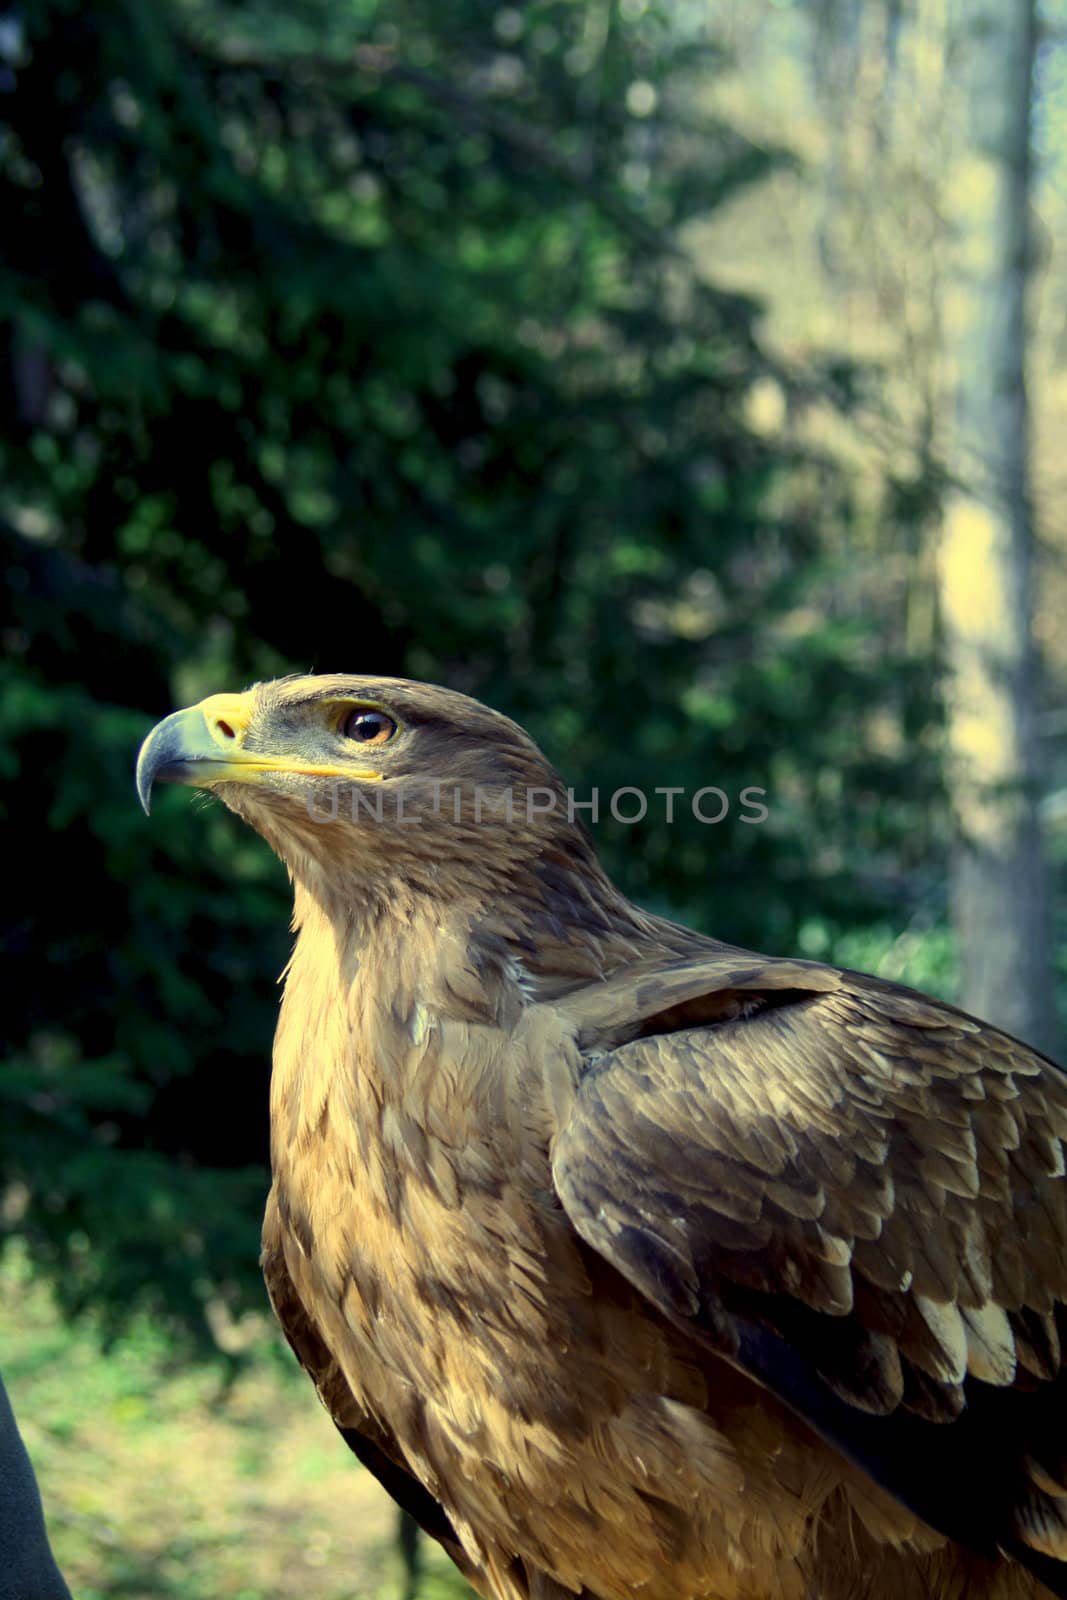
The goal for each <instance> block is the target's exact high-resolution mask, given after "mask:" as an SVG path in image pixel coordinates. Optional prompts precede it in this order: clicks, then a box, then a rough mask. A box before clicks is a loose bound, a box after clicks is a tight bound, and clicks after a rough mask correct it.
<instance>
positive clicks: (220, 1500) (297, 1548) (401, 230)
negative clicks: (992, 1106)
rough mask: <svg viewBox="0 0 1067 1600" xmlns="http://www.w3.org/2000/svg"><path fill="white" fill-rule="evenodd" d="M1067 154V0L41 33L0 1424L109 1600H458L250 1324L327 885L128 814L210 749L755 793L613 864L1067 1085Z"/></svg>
mask: <svg viewBox="0 0 1067 1600" xmlns="http://www.w3.org/2000/svg"><path fill="white" fill-rule="evenodd" d="M1065 108H1067V4H1064V0H1046V3H1045V4H1044V6H1043V7H1042V8H1039V10H1038V12H1037V14H1036V15H1035V14H1034V11H1033V8H1032V5H1031V4H1030V0H951V3H950V0H526V3H522V4H514V5H509V4H503V3H486V0H289V3H287V4H282V3H280V0H240V3H230V0H153V3H152V4H151V5H145V4H143V3H140V0H95V3H94V4H93V5H92V6H82V5H79V4H77V3H76V0H24V3H22V4H17V5H14V6H9V5H6V4H4V3H3V0H0V196H2V206H3V213H2V216H3V225H2V235H0V239H2V243H0V457H2V472H0V540H2V541H3V555H4V574H3V579H4V617H3V640H4V647H5V649H4V661H3V666H2V668H0V671H2V686H3V694H2V699H0V762H2V771H3V776H4V778H5V780H6V782H5V788H4V794H3V815H4V821H5V823H6V835H5V838H6V842H7V849H8V867H7V871H6V873H5V885H4V910H3V948H4V956H5V972H6V984H5V1004H4V1009H3V1031H4V1034H5V1041H4V1042H5V1050H4V1057H3V1063H2V1065H0V1106H2V1113H0V1229H2V1239H3V1241H4V1243H5V1250H4V1254H3V1258H2V1264H0V1288H2V1290H3V1293H2V1294H0V1371H2V1372H3V1373H4V1376H5V1379H6V1381H7V1383H8V1386H9V1388H10V1391H11V1395H12V1399H13V1402H14V1404H15V1408H16V1411H17V1412H18V1413H19V1415H20V1419H21V1421H22V1423H23V1426H24V1431H25V1434H26V1438H27V1442H28V1444H29V1447H30V1450H31V1454H32V1455H33V1458H34V1461H35V1463H36V1466H37V1469H38V1473H39V1476H40V1479H41V1483H42V1489H43V1492H44V1496H45V1502H46V1507H47V1510H48V1514H49V1522H50V1528H51V1532H52V1536H53V1542H54V1544H55V1547H56V1551H57V1555H58V1558H59V1560H60V1564H61V1565H62V1566H63V1568H64V1570H65V1572H66V1574H67V1576H68V1580H69V1581H70V1583H71V1586H72V1589H73V1590H74V1593H75V1596H76V1597H77V1600H97V1597H104V1596H107V1597H118V1596H127V1597H144V1600H148V1597H153V1596H156V1597H160V1600H193V1597H194V1596H195V1597H198V1600H202V1597H205V1596H210V1597H212V1600H216V1597H218V1600H290V1597H293V1600H295V1597H297V1596H299V1597H300V1600H355V1597H357V1596H358V1597H379V1596H380V1597H383V1600H387V1597H388V1600H391V1597H393V1596H396V1595H399V1594H400V1593H401V1592H402V1591H403V1586H404V1585H405V1584H408V1585H409V1591H410V1592H413V1590H410V1581H411V1580H410V1574H408V1575H407V1576H405V1573H404V1571H403V1564H402V1562H401V1561H400V1559H399V1556H398V1555H397V1553H396V1552H395V1551H394V1549H393V1542H394V1524H393V1519H392V1513H391V1510H390V1508H389V1506H388V1504H387V1503H386V1502H384V1500H383V1498H382V1496H381V1495H380V1493H379V1491H378V1490H377V1488H376V1486H375V1485H374V1484H372V1483H371V1481H370V1480H369V1478H367V1477H366V1475H365V1474H363V1473H362V1472H361V1470H360V1469H359V1468H358V1467H357V1466H356V1465H355V1463H354V1462H352V1461H350V1460H349V1459H348V1458H347V1452H346V1451H345V1449H344V1446H343V1445H342V1444H341V1442H340V1441H339V1440H337V1439H336V1437H335V1436H334V1434H333V1432H332V1429H331V1427H330V1424H329V1422H328V1420H327V1419H326V1417H325V1414H324V1413H322V1412H321V1411H320V1409H319V1408H318V1407H317V1404H316V1402H315V1399H314V1396H313V1394H312V1391H311V1388H310V1386H309V1385H308V1384H307V1382H306V1380H305V1379H303V1378H302V1377H300V1376H299V1375H298V1374H297V1373H296V1372H295V1369H294V1364H293V1362H292V1361H291V1359H290V1357H289V1356H288V1352H287V1351H286V1350H285V1349H284V1348H283V1347H282V1346H281V1343H280V1339H279V1337H278V1336H276V1335H275V1333H274V1331H273V1328H272V1326H271V1323H270V1321H269V1318H268V1317H267V1316H266V1314H265V1311H266V1307H265V1296H264V1292H263V1289H262V1286H261V1284H260V1280H259V1276H258V1268H257V1251H258V1228H259V1218H260V1214H261V1209H262V1203H263V1199H264V1195H265V1192H266V1187H267V1181H268V1179H267V1169H266V1159H267V1127H266V1110H267V1073H268V1062H269V1052H270V1041H271V1035H272V1031H273V1025H274V1014H275V1009H276V1005H277V989H276V986H275V979H276V976H277V974H278V972H279V971H280V970H281V967H282V965H283V964H284V961H285V959H286V955H287V949H288V934H287V919H288V914H289V896H288V888H287V884H286V881H285V874H284V872H283V870H282V868H281V867H280V866H279V864H278V863H277V862H275V861H274V860H273V859H272V858H271V857H270V856H269V854H268V853H267V851H266V849H265V847H264V846H263V845H262V844H261V843H260V842H259V841H258V840H257V839H256V838H255V837H253V836H252V835H251V834H249V833H248V832H246V831H242V829H241V828H240V826H239V825H238V824H237V823H236V822H235V821H234V820H233V819H232V818H230V817H229V816H228V815H227V814H224V813H223V812H222V810H221V808H220V807H217V806H209V807H207V808H204V807H203V806H198V805H194V804H191V803H190V797H189V795H188V794H187V793H184V792H180V793H179V792H173V791H168V792H165V793H163V794H161V796H160V798H159V804H158V807H157V810H156V813H155V814H154V815H153V818H152V822H151V825H149V823H148V822H147V821H146V819H145V818H144V817H142V816H141V814H140V811H139V809H138V807H137V804H136V800H135V797H134V793H133V787H132V771H133V760H134V756H135V752H136V748H137V745H138V742H139V740H140V739H141V737H142V736H143V734H144V733H145V732H146V731H147V729H148V727H149V726H150V725H151V723H152V722H153V721H154V720H155V719H157V718H158V717H160V716H161V715H163V714H164V713H166V712H167V711H169V710H170V709H172V708H173V707H174V706H176V705H181V704H187V703H188V702H189V701H191V700H194V699H197V698H199V697H200V696H202V695H204V694H206V693H209V692H214V691H217V690H223V689H238V688H241V687H243V686H245V685H246V684H247V683H248V682H250V681H252V680H253V679H255V678H257V677H259V678H261V677H267V676H273V675H276V674H278V673H282V672H287V671H308V670H321V671H354V672H363V671H367V672H379V673H396V674H404V675H409V676H413V677H418V678H426V679H431V680H436V681H439V682H443V683H447V684H451V685H452V686H454V687H456V688H459V689H462V690H465V691H467V692H469V693H473V694H475V695H478V696H479V697H481V698H483V699H485V700H487V701H489V702H490V703H491V704H493V705H495V706H498V707H499V708H500V709H502V710H505V711H507V712H509V713H511V714H512V715H514V716H517V717H518V718H519V719H520V720H522V721H523V722H524V723H525V724H526V725H527V726H528V727H529V728H530V729H531V731H532V732H533V733H534V735H535V736H536V737H537V738H538V739H539V741H540V742H541V744H542V745H543V746H544V748H545V749H546V751H547V752H548V754H549V755H550V757H551V758H552V759H553V760H554V762H555V763H556V765H557V766H558V767H559V768H560V769H561V770H562V771H563V772H564V773H565V774H566V776H567V779H568V781H569V782H570V783H572V784H573V785H575V787H576V788H582V787H583V786H592V785H594V784H595V785H598V786H600V787H601V789H602V790H609V791H610V790H611V789H612V788H615V787H619V786H621V785H628V784H635V785H640V784H646V785H648V786H649V787H652V786H654V785H656V784H674V785H684V786H686V787H688V788H689V789H691V790H692V789H696V788H699V787H700V786H701V785H704V784H716V785H719V786H720V787H722V788H724V789H726V790H727V791H728V792H730V793H736V792H738V791H739V790H740V789H741V788H742V787H743V786H745V785H746V784H753V785H759V786H762V787H764V788H766V790H767V792H768V805H769V808H770V816H769V820H768V821H767V823H766V824H765V825H763V826H761V827H739V826H734V825H733V824H732V822H731V821H729V820H728V821H726V822H724V823H723V824H722V825H720V826H718V827H705V826H701V825H700V824H698V823H696V822H694V821H692V820H691V819H690V820H689V821H686V820H685V819H684V818H681V819H680V820H678V821H676V823H675V824H674V825H673V826H670V827H668V826H667V825H666V823H665V822H664V820H663V817H662V815H660V816H656V815H655V814H654V812H653V811H652V810H650V813H649V816H648V818H647V819H646V820H645V821H644V822H642V823H639V824H637V825H634V826H632V827H623V826H620V825H618V824H612V823H610V822H609V823H605V824H603V825H602V826H600V827H599V828H598V829H597V836H598V842H599V844H600V847H601V849H602V852H603V854H604V856H605V858H606V859H607V862H608V865H609V866H610V869H611V870H612V872H613V873H614V874H615V876H616V877H617V879H618V880H619V881H620V882H621V883H622V884H623V885H624V886H625V888H626V889H627V890H628V891H629V892H630V893H631V894H632V895H633V896H634V897H635V898H636V899H638V900H640V901H642V902H643V903H645V904H647V905H650V906H652V907H654V908H655V909H657V910H660V911H663V912H667V913H669V914H672V915H675V916H677V917H679V918H681V919H684V920H688V921H692V922H693V923H696V924H698V925H700V926H702V927H704V928H706V929H708V930H711V931H714V932H716V933H717V934H719V935H720V936H722V937H723V938H726V939H729V940H731V941H734V942H737V943H742V944H750V945H754V946H756V947H759V948H763V949H767V950H770V951H773V952H777V953H786V952H797V951H799V952H800V953H802V954H804V955H807V956H812V957H819V958H826V959H830V960H833V961H835V962H838V963H840V964H843V965H851V966H858V967H862V968H865V969H869V970H873V971H877V972H880V973H882V974H883V975H885V976H888V977H891V978H894V979H900V980H902V981H905V982H908V983H912V984H915V985H917V986H920V987H924V988H928V989H931V990H934V991H936V992H938V993H940V994H943V995H946V996H949V997H961V996H962V998H963V1000H964V1002H965V1003H967V1004H968V1005H970V1006H971V1007H972V1008H973V1009H977V1010H983V1011H985V1012H986V1013H987V1014H989V1015H990V1016H992V1017H993V1018H994V1020H997V1021H1000V1022H1002V1023H1003V1024H1004V1025H1006V1026H1009V1027H1011V1028H1012V1029H1013V1030H1014V1031H1017V1032H1021V1033H1024V1034H1025V1035H1026V1036H1028V1037H1030V1038H1031V1039H1033V1040H1035V1041H1036V1042H1038V1043H1043V1044H1046V1045H1053V1044H1054V1042H1055V1039H1056V1035H1057V1031H1058V1021H1057V1009H1058V1010H1059V1012H1060V1013H1062V1011H1063V1006H1064V1002H1065V1001H1067V981H1065V959H1067V958H1065V952H1067V919H1065V908H1067V898H1065V896H1064V892H1063V890H1064V871H1065V868H1064V862H1065V857H1067V844H1065V835H1064V827H1065V824H1067V711H1065V710H1064V709H1063V708H1064V688H1065V685H1067V635H1065V631H1064V628H1063V627H1062V625H1061V619H1062V618H1063V616H1064V614H1065V610H1067V567H1065V562H1067V515H1065V513H1064V510H1063V506H1064V503H1065V497H1064V489H1065V488H1067V484H1065V482H1064V473H1065V467H1064V452H1063V446H1062V442H1061V441H1062V439H1063V437H1064V428H1065V423H1067V274H1065V273H1064V270H1063V262H1064V249H1063V247H1064V242H1065V240H1067V139H1065V136H1064V113H1065ZM1024 376H1025V380H1026V387H1025V390H1024V384H1023V379H1024ZM1027 392H1028V395H1029V406H1028V407H1027V405H1026V404H1025V402H1024V394H1025V393H1027ZM1057 1001H1058V1002H1059V1004H1058V1007H1057ZM427 1559H428V1561H429V1568H428V1571H427V1572H426V1573H425V1574H424V1575H423V1576H422V1577H421V1578H420V1579H419V1580H418V1583H419V1585H420V1588H419V1592H420V1594H421V1595H422V1596H424V1597H431V1596H435V1595H445V1594H458V1593H459V1592H460V1585H459V1584H458V1581H457V1580H455V1579H452V1578H451V1577H449V1576H448V1575H447V1574H446V1573H445V1572H444V1570H443V1565H442V1564H441V1563H439V1562H437V1560H436V1558H435V1557H434V1556H433V1555H432V1554H429V1555H428V1557H427Z"/></svg>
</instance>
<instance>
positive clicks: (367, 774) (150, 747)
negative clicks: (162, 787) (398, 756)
mask: <svg viewBox="0 0 1067 1600" xmlns="http://www.w3.org/2000/svg"><path fill="white" fill-rule="evenodd" d="M252 714H253V704H252V696H251V694H213V695H209V696H208V698H207V699H206V700H201V702H200V704H199V705H195V706H189V707H188V709H187V710H185V711H175V712H174V713H173V715H172V716H169V717H165V718H164V719H163V721H162V722H159V723H157V724H156V726H155V727H154V728H153V729H152V732H151V733H150V734H149V735H148V738H147V739H146V740H145V742H144V744H143V745H142V746H141V750H140V754H139V755H138V757H137V794H138V797H139V799H140V802H141V804H142V805H143V806H144V808H145V811H148V810H150V809H151V801H152V786H153V784H155V782H156V780H157V779H158V780H159V781H160V782H163V783H192V784H196V785H197V786H198V787H200V788H210V787H212V786H213V785H214V784H216V783H255V782H256V781H257V780H258V779H259V778H260V776H261V775H262V774H263V773H265V772H296V773H300V774H301V775H303V776H305V777H309V778H315V777H326V778H349V779H355V780H357V781H359V782H364V783H380V782H381V779H382V774H381V773H380V772H376V771H374V770H373V769H371V770H369V771H368V770H367V769H365V768H357V767H350V766H347V765H345V764H343V763H338V764H337V765H336V766H322V765H319V764H318V763H316V762H313V761H303V760H300V759H299V758H297V759H294V758H293V757H292V756H283V755H271V754H270V753H269V751H266V750H247V749H246V748H245V739H246V736H247V734H248V729H249V726H250V724H251V722H252Z"/></svg>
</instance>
